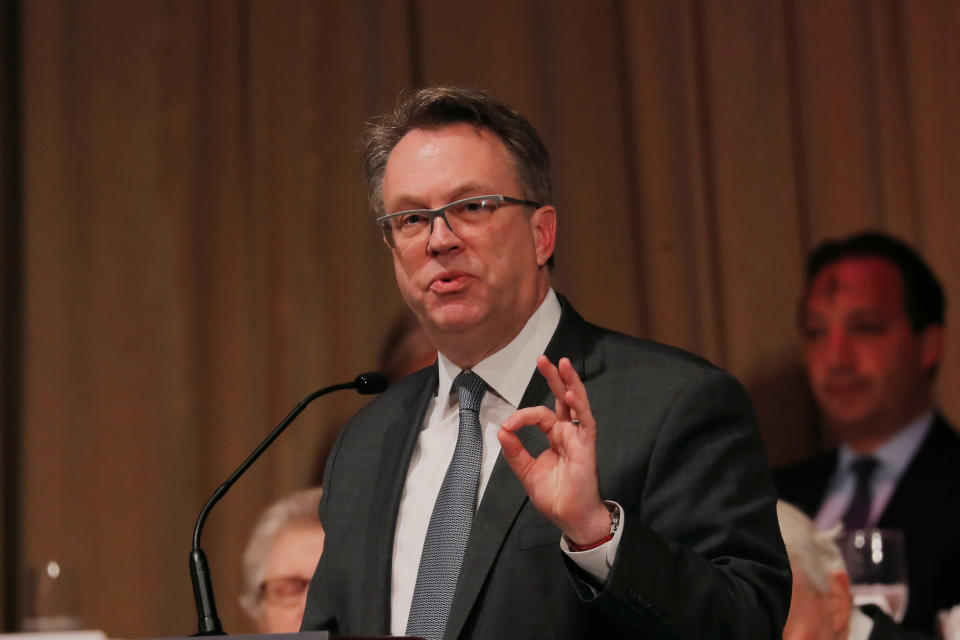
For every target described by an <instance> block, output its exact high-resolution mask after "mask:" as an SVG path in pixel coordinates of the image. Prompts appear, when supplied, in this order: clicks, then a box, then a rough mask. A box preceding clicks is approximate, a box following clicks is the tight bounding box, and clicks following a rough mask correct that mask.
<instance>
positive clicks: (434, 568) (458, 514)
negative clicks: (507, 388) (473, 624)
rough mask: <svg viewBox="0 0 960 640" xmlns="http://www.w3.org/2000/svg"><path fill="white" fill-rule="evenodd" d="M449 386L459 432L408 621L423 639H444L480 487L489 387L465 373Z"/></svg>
mask: <svg viewBox="0 0 960 640" xmlns="http://www.w3.org/2000/svg"><path fill="white" fill-rule="evenodd" d="M453 387H454V388H455V389H456V390H457V395H458V396H459V399H460V432H459V434H458V435H457V447H456V449H454V451H453V459H452V460H451V461H450V466H449V467H447V473H446V475H444V477H443V484H441V485H440V493H439V494H438V495H437V502H436V504H434V505H433V513H432V514H431V515H430V525H429V527H427V536H426V538H424V542H423V553H422V555H421V556H420V568H419V569H418V570H417V585H416V587H415V588H414V590H413V602H412V603H411V604H410V617H409V618H408V620H407V635H410V636H420V637H422V638H426V639H427V640H441V639H442V638H443V631H444V629H445V628H446V626H447V618H448V617H450V606H451V605H452V604H453V592H454V590H455V589H456V587H457V578H458V577H459V576H460V566H461V565H462V564H463V554H464V551H465V550H466V548H467V538H469V537H470V527H471V525H472V524H473V514H474V511H476V507H477V491H478V489H479V488H480V460H481V455H482V453H483V433H482V431H481V429H480V401H481V400H482V399H483V394H484V393H486V391H487V383H485V382H484V381H483V379H482V378H481V377H480V376H478V375H477V374H475V373H474V372H472V371H470V370H469V369H464V370H463V371H461V372H460V375H458V376H457V377H456V378H455V379H454V381H453Z"/></svg>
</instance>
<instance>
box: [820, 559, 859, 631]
mask: <svg viewBox="0 0 960 640" xmlns="http://www.w3.org/2000/svg"><path fill="white" fill-rule="evenodd" d="M829 580H830V585H829V587H828V588H827V593H826V598H827V602H828V603H829V608H830V614H829V615H830V627H831V628H832V629H833V630H834V632H836V633H842V637H844V638H845V637H846V634H847V630H848V628H849V625H850V614H851V612H852V610H853V595H852V594H851V593H850V576H848V575H847V572H846V571H837V572H836V573H833V574H831V575H830V578H829Z"/></svg>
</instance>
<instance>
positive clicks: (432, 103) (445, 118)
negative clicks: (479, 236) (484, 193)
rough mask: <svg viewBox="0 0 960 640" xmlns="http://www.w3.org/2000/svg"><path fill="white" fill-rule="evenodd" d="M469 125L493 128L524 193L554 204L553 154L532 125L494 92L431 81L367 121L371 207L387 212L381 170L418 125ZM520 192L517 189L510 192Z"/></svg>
mask: <svg viewBox="0 0 960 640" xmlns="http://www.w3.org/2000/svg"><path fill="white" fill-rule="evenodd" d="M461 123H466V124H471V125H474V126H476V127H482V128H485V129H489V130H490V131H492V132H493V133H494V134H496V136H497V137H498V138H500V140H501V141H502V142H503V144H504V145H505V146H506V147H507V151H509V152H510V157H511V158H512V159H513V165H514V167H513V168H514V171H515V176H516V178H517V182H518V183H519V186H520V187H521V188H522V189H523V190H524V191H525V193H523V194H520V197H522V198H526V199H527V200H533V201H534V202H537V203H539V204H540V205H541V206H543V205H548V204H553V187H552V184H551V179H550V156H549V154H548V153H547V148H546V147H545V146H544V144H543V141H541V140H540V136H539V135H538V134H537V132H536V130H535V129H534V128H533V125H531V124H530V122H529V121H528V120H527V119H526V118H524V117H523V116H522V115H520V113H518V112H517V111H516V110H515V109H513V108H512V107H510V106H509V105H507V104H506V103H504V102H501V101H500V100H497V99H496V98H494V97H493V96H491V95H490V94H488V93H486V92H484V91H480V90H479V89H472V88H467V87H456V86H433V87H425V88H423V89H418V90H416V91H413V92H412V93H408V94H404V95H402V96H401V97H400V100H399V102H398V103H397V106H396V108H395V109H394V110H393V111H391V112H389V113H387V114H384V115H382V116H380V117H378V118H375V119H373V120H371V121H370V122H369V123H368V124H367V128H366V130H365V131H364V134H363V139H362V140H361V145H362V152H363V178H364V182H365V183H366V187H367V198H368V199H369V200H370V207H371V208H372V209H373V211H374V213H375V214H376V215H377V216H382V215H384V213H385V211H384V208H383V174H384V171H385V170H386V167H387V159H388V158H389V157H390V152H391V151H393V148H394V147H395V146H396V144H397V143H398V142H400V139H401V138H403V136H405V135H407V134H408V133H409V132H410V131H413V130H414V129H427V130H431V129H440V128H442V127H446V126H450V125H455V124H461ZM507 195H511V196H514V197H516V194H512V193H511V194H507Z"/></svg>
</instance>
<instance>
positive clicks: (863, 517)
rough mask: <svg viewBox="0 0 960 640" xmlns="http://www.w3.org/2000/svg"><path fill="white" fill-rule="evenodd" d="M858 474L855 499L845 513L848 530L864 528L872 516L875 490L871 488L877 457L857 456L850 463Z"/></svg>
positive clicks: (844, 520) (844, 526)
mask: <svg viewBox="0 0 960 640" xmlns="http://www.w3.org/2000/svg"><path fill="white" fill-rule="evenodd" d="M850 468H851V469H853V472H854V473H855V474H856V475H857V486H856V488H855V489H854V491H853V500H851V501H850V506H849V507H847V512H846V513H844V514H843V528H844V529H845V530H847V531H854V530H856V529H863V527H864V526H865V525H866V524H867V520H868V519H869V518H870V505H871V503H872V502H873V492H872V491H871V490H870V480H871V478H872V477H873V472H874V470H875V469H876V468H877V459H876V458H873V457H870V456H864V457H862V458H857V459H856V460H854V461H853V463H852V464H851V465H850Z"/></svg>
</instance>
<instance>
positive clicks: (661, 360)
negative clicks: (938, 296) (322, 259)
mask: <svg viewBox="0 0 960 640" xmlns="http://www.w3.org/2000/svg"><path fill="white" fill-rule="evenodd" d="M364 160H365V173H366V178H367V185H368V190H369V194H370V200H371V204H372V207H373V209H374V210H375V211H376V213H377V215H378V216H380V217H379V218H378V222H379V225H380V229H381V231H382V233H383V237H384V242H385V243H386V245H387V247H388V249H389V250H390V251H391V252H392V257H393V263H394V269H395V272H396V278H397V283H398V285H399V288H400V292H401V294H402V295H403V297H404V299H405V300H406V302H407V304H408V305H409V306H410V308H411V309H412V310H413V312H414V313H415V314H416V316H417V318H418V319H419V321H420V323H421V324H422V325H423V328H424V329H425V330H426V332H427V334H428V335H429V336H430V340H431V342H433V344H435V345H436V346H437V349H438V351H439V357H438V362H437V363H436V364H434V365H432V366H430V367H428V368H426V369H423V370H421V371H419V372H417V373H414V374H412V375H410V376H408V377H406V378H405V379H403V380H402V381H400V382H399V383H397V384H396V385H395V386H394V387H392V388H391V389H389V390H387V391H386V393H384V394H383V395H382V396H380V397H379V398H377V399H376V400H374V401H373V402H371V403H370V404H369V405H368V406H367V407H366V408H365V409H363V410H362V411H361V412H360V413H358V414H357V415H356V416H355V417H354V418H353V419H352V420H351V421H350V422H349V423H348V424H347V426H346V427H345V428H344V429H343V431H342V432H341V434H340V436H339V438H338V439H337V442H336V444H335V445H334V447H333V450H332V451H331V453H330V457H329V459H328V462H327V465H326V473H325V479H324V495H323V499H322V501H321V504H320V517H321V520H322V521H323V523H324V526H325V527H326V531H327V538H326V551H325V552H324V554H323V557H322V559H321V561H320V564H319V565H318V567H317V571H316V574H315V575H314V578H313V581H312V583H311V586H310V590H309V594H308V600H307V606H306V613H305V616H304V622H303V628H304V629H305V630H309V629H333V630H335V631H337V632H339V633H343V634H352V635H376V634H386V633H393V634H397V635H401V634H405V633H406V634H409V635H416V636H422V637H425V638H430V639H433V638H448V639H451V638H498V639H503V638H516V639H534V638H537V639H542V638H588V637H597V638H614V637H633V638H688V639H691V640H692V639H697V640H703V639H706V638H723V639H725V640H730V639H734V638H744V639H747V638H749V639H751V640H755V639H757V638H778V637H779V635H780V632H781V629H782V626H783V622H784V620H785V618H786V611H787V602H788V598H789V591H790V574H789V566H788V562H787V559H786V555H785V551H784V548H783V542H782V540H781V538H780V535H779V530H778V528H777V522H776V513H775V508H774V504H775V492H774V488H773V483H772V480H771V477H770V474H769V471H768V470H767V469H766V462H765V456H764V452H763V447H762V444H761V442H760V440H759V437H758V434H757V431H756V428H755V423H754V418H753V415H752V409H751V407H750V402H749V399H748V398H747V395H746V393H745V392H744V390H743V389H742V387H741V386H740V385H739V384H738V383H737V382H736V381H735V380H734V379H733V378H732V377H731V376H729V375H728V374H726V373H724V372H722V371H720V370H719V369H716V368H715V367H713V366H711V365H710V364H708V363H707V362H705V361H703V360H702V359H700V358H698V357H696V356H693V355H690V354H687V353H684V352H681V351H679V350H677V349H672V348H669V347H665V346H662V345H657V344H653V343H650V342H644V341H640V340H636V339H634V338H629V337H626V336H623V335H619V334H616V333H613V332H610V331H606V330H604V329H601V328H599V327H596V326H594V325H591V324H590V323H588V322H586V321H585V320H584V319H583V318H582V317H581V316H580V315H579V314H578V313H577V312H576V311H575V310H574V309H573V307H572V306H571V305H570V304H569V303H568V302H567V301H566V300H564V299H563V298H562V297H560V296H559V295H557V294H556V293H555V292H554V291H553V289H552V288H551V286H550V266H551V263H552V256H553V249H554V242H555V238H556V225H557V212H556V210H555V209H554V207H553V205H552V202H553V197H552V193H551V186H550V174H549V161H548V156H547V152H546V149H545V148H544V147H543V144H542V142H541V141H540V139H539V136H538V135H537V134H536V132H535V131H534V130H533V128H532V126H531V125H530V124H529V122H527V121H526V119H524V118H523V117H522V116H520V115H519V114H518V113H516V112H515V111H514V110H512V109H511V108H509V107H508V106H506V105H505V104H503V103H501V102H499V101H497V100H495V99H494V98H492V97H490V96H489V95H487V94H484V93H482V92H478V91H473V90H465V89H458V88H451V87H434V88H428V89H424V90H421V91H417V92H415V93H413V94H411V95H410V96H408V97H407V98H406V99H405V100H403V101H402V102H401V104H400V105H399V106H398V107H397V110H396V112H395V113H393V114H389V115H387V116H384V117H383V118H381V119H380V120H378V121H376V122H375V123H374V124H372V126H371V127H370V129H369V130H368V131H367V134H366V139H365V159H364ZM594 215H596V217H597V224H606V222H605V220H604V217H603V212H602V211H600V212H596V213H595V214H594ZM610 232H611V233H615V232H616V230H615V229H611V231H610ZM598 250H602V248H598ZM543 354H545V355H543Z"/></svg>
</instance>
